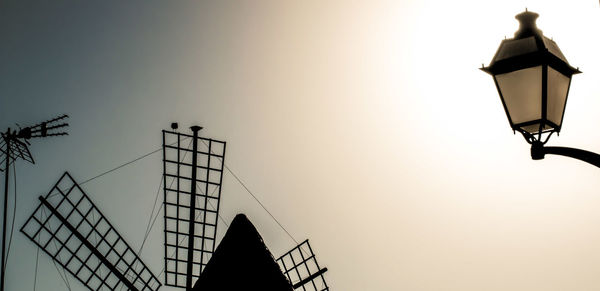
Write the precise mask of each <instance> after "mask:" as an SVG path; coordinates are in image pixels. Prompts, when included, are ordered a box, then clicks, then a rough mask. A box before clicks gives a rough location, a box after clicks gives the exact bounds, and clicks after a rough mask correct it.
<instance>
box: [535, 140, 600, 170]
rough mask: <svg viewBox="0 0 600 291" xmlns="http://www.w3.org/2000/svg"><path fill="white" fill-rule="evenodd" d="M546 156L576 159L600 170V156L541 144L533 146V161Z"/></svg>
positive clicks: (536, 143) (537, 143)
mask: <svg viewBox="0 0 600 291" xmlns="http://www.w3.org/2000/svg"><path fill="white" fill-rule="evenodd" d="M546 154H551V155H559V156H566V157H571V158H575V159H578V160H580V161H584V162H586V163H589V164H592V165H594V166H596V167H599V168H600V155H599V154H596V153H593V152H588V151H585V150H580V149H574V148H568V147H545V146H544V144H543V143H541V142H534V143H533V144H531V158H532V159H534V160H541V159H543V158H544V156H545V155H546Z"/></svg>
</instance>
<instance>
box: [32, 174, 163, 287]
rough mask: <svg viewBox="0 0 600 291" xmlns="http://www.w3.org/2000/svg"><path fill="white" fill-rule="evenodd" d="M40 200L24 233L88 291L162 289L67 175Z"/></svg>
mask: <svg viewBox="0 0 600 291" xmlns="http://www.w3.org/2000/svg"><path fill="white" fill-rule="evenodd" d="M39 199H40V201H41V204H40V205H39V206H38V207H37V208H36V209H35V211H34V213H33V214H32V215H31V216H30V217H29V218H28V219H27V221H26V222H25V225H23V227H22V228H21V232H23V233H24V234H25V235H26V236H27V237H28V238H29V239H30V240H32V241H33V242H34V243H35V244H36V245H37V246H38V247H40V248H42V250H43V251H44V252H45V253H46V254H48V255H49V256H51V257H52V259H53V260H54V261H55V262H57V263H58V264H60V265H61V266H62V267H63V268H64V269H66V270H67V271H68V272H69V273H70V274H71V275H73V276H74V277H75V278H77V280H79V281H80V282H81V283H82V284H84V285H85V286H86V287H87V288H88V289H90V290H117V289H120V288H122V287H125V288H126V289H127V290H144V291H146V290H148V291H155V290H158V289H159V288H160V286H161V283H160V282H159V280H158V278H157V277H156V276H155V275H154V274H153V273H152V272H151V271H150V269H149V268H148V267H147V266H146V265H145V264H144V263H143V262H142V260H141V259H140V258H139V257H138V256H137V254H136V252H135V251H134V250H133V249H132V248H131V247H130V246H129V245H128V244H127V242H125V240H124V239H123V237H122V236H121V235H120V234H119V233H118V232H117V230H116V229H115V228H114V227H113V226H112V224H111V223H110V222H109V221H108V220H107V219H106V217H105V216H104V215H103V214H102V213H101V212H100V210H99V209H98V208H97V207H96V206H95V205H94V203H93V202H92V201H91V200H90V199H89V197H88V196H87V194H86V193H85V192H84V191H83V190H82V189H81V187H80V186H79V185H78V184H77V182H75V180H74V179H73V178H72V177H71V175H70V174H69V173H66V172H65V174H63V176H62V177H61V178H60V179H59V181H58V182H57V183H56V184H55V185H54V187H52V189H51V190H50V192H48V194H47V195H46V196H45V197H42V196H40V197H39Z"/></svg>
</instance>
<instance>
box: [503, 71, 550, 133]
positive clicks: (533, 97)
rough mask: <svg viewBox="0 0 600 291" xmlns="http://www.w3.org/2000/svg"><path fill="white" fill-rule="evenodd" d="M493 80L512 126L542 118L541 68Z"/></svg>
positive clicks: (512, 73)
mask: <svg viewBox="0 0 600 291" xmlns="http://www.w3.org/2000/svg"><path fill="white" fill-rule="evenodd" d="M495 78H496V82H497V84H498V88H499V89H500V92H501V94H502V98H503V101H504V103H505V104H506V109H507V110H508V115H509V116H510V119H511V121H512V124H513V125H515V124H520V123H523V122H528V121H533V120H539V119H541V118H542V66H537V67H532V68H526V69H521V70H518V71H513V72H509V73H504V74H498V75H496V76H495Z"/></svg>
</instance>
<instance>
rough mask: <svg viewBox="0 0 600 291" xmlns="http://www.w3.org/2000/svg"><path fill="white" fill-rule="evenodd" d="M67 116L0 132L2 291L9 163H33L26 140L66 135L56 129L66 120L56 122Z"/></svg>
mask: <svg viewBox="0 0 600 291" xmlns="http://www.w3.org/2000/svg"><path fill="white" fill-rule="evenodd" d="M68 117H69V116H68V115H66V114H63V115H61V116H58V117H56V118H53V119H50V120H47V121H44V122H41V123H38V124H36V125H32V126H28V127H25V128H21V129H19V131H18V132H17V131H16V130H14V131H13V130H11V129H10V127H9V128H7V129H6V132H4V133H0V134H1V135H2V140H1V141H0V142H1V143H4V149H2V147H1V145H0V160H2V159H3V160H2V162H4V169H2V162H0V172H2V171H3V172H4V207H3V209H4V219H3V220H2V261H1V262H0V265H1V270H0V272H1V274H2V278H0V291H4V281H5V280H4V279H5V277H6V274H5V272H6V263H7V258H6V208H7V204H8V181H9V176H10V165H11V164H12V163H14V162H15V161H16V160H17V159H19V158H20V159H23V160H25V161H27V162H30V163H32V164H35V162H34V161H33V157H32V156H31V153H30V152H29V148H28V146H29V145H30V143H29V141H28V140H29V139H31V138H40V137H48V136H58V135H68V133H66V132H64V131H57V130H59V129H60V128H63V127H67V126H69V124H68V123H66V122H63V123H58V122H59V121H61V120H63V119H66V118H68Z"/></svg>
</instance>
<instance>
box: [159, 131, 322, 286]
mask: <svg viewBox="0 0 600 291" xmlns="http://www.w3.org/2000/svg"><path fill="white" fill-rule="evenodd" d="M177 128H178V125H177V123H173V124H171V129H172V130H176V129H177ZM201 129H202V127H199V126H192V127H190V130H191V131H192V134H191V135H190V134H184V133H180V132H176V131H167V130H163V178H164V179H163V182H164V185H163V189H164V202H163V206H164V223H165V224H164V226H165V228H164V240H165V241H164V246H165V285H167V286H173V287H180V288H185V290H186V291H189V290H192V289H194V286H195V283H196V281H197V280H198V278H200V276H201V275H202V272H203V271H204V269H205V267H206V266H207V264H208V263H209V261H210V259H211V257H212V255H213V254H214V252H215V247H216V244H217V243H216V233H217V222H218V215H219V206H220V199H221V184H222V181H223V174H224V170H228V171H231V170H230V169H229V168H228V167H227V166H226V165H225V147H226V143H225V142H224V141H219V140H215V139H211V138H204V137H200V136H199V131H200V130H201ZM190 147H191V148H190ZM232 174H233V173H232ZM234 177H236V176H235V175H234ZM236 179H237V177H236ZM238 181H239V182H240V183H241V181H240V180H239V179H238ZM244 188H245V189H246V190H247V188H246V187H245V186H244ZM253 196H254V195H253ZM255 198H256V197H255ZM261 205H262V204H261ZM263 207H264V206H263ZM265 210H266V209H265ZM228 232H229V230H228ZM273 263H274V264H275V263H277V264H279V266H280V268H281V269H283V274H282V275H285V277H286V279H287V280H288V281H289V283H290V285H291V286H290V287H293V289H297V290H304V291H306V290H315V291H327V290H329V287H328V286H327V283H326V282H325V278H324V276H323V274H324V273H325V272H326V271H327V268H320V267H319V264H318V263H317V260H316V256H315V254H314V253H313V251H312V248H311V247H310V244H309V243H308V240H305V241H304V242H302V243H300V244H298V245H297V246H296V247H294V248H292V249H291V250H290V251H288V252H287V253H285V254H284V255H282V256H281V257H279V258H278V259H277V260H276V262H273ZM282 277H283V276H282ZM233 280H235V278H233ZM196 289H197V288H196Z"/></svg>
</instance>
